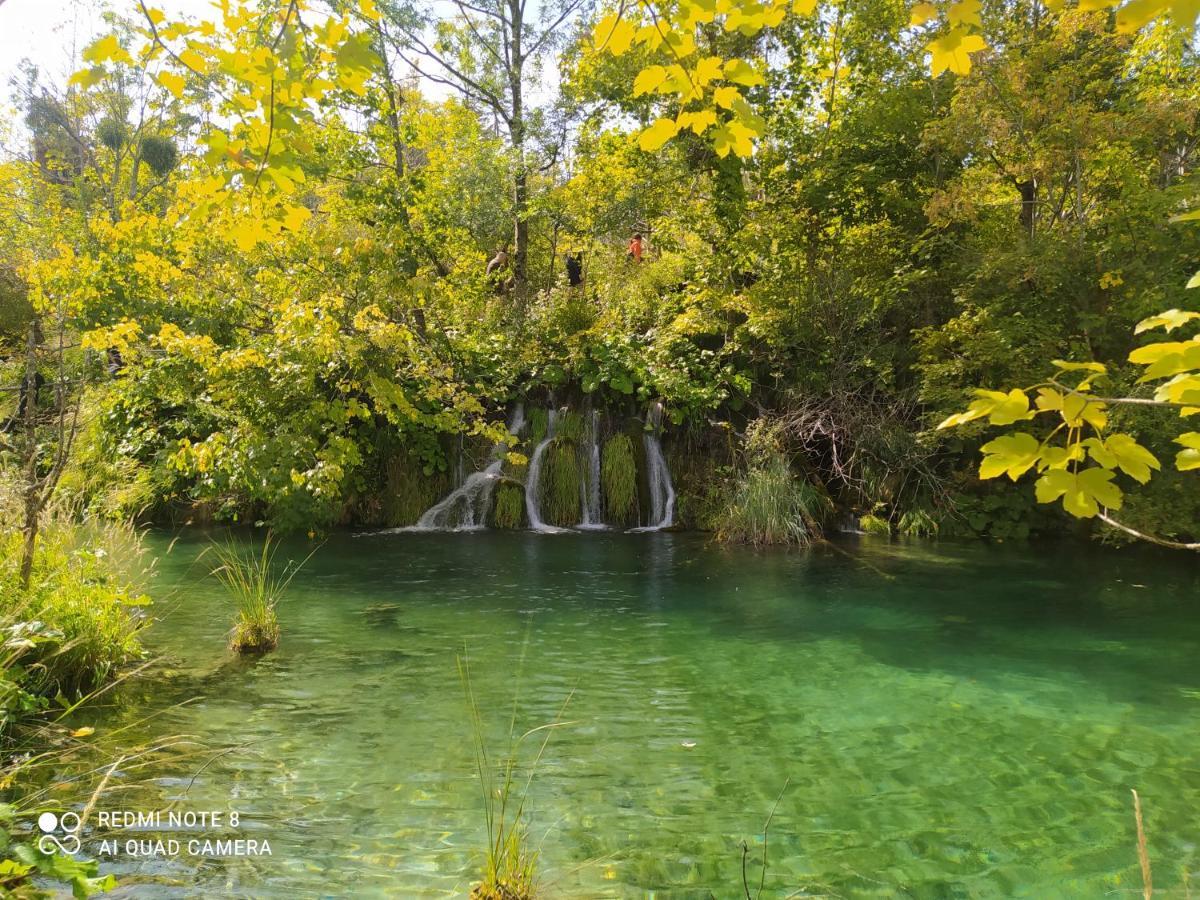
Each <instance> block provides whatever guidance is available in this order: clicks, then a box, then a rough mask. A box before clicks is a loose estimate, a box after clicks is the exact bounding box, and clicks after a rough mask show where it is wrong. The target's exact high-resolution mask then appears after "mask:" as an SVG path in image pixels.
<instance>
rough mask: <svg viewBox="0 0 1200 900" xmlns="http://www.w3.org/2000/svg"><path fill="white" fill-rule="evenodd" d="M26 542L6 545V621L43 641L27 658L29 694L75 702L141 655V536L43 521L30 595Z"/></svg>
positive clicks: (0, 558)
mask: <svg viewBox="0 0 1200 900" xmlns="http://www.w3.org/2000/svg"><path fill="white" fill-rule="evenodd" d="M22 543H23V535H22V534H21V533H20V531H18V530H17V529H16V528H12V529H10V530H8V533H7V534H6V535H5V537H4V538H3V540H2V541H0V614H2V615H3V616H4V618H5V619H6V620H13V621H19V622H24V623H27V624H29V625H30V626H31V627H34V628H35V630H36V631H37V632H38V633H39V634H40V636H41V637H40V639H39V640H38V641H36V642H34V644H33V645H32V646H30V647H29V648H28V649H29V653H28V654H27V655H26V656H25V657H24V658H23V659H22V663H21V664H22V666H23V667H24V669H25V672H26V675H25V677H24V678H23V686H24V688H25V689H26V690H28V691H29V692H30V693H32V694H35V695H38V696H45V697H56V696H58V695H59V694H62V695H63V696H65V697H68V698H77V697H80V696H82V695H84V694H87V693H89V692H90V691H93V690H95V689H96V688H97V687H99V686H101V685H102V684H104V683H105V682H106V681H108V680H109V679H111V678H112V677H113V676H114V675H115V674H116V673H117V671H118V670H120V669H121V668H122V667H124V666H126V665H128V664H129V663H131V662H134V661H135V660H137V659H140V658H141V657H142V655H143V651H142V647H141V644H140V643H139V641H138V637H137V636H138V632H139V631H141V629H142V627H143V626H144V624H145V621H146V620H145V618H144V617H142V616H141V615H139V614H138V613H137V611H136V607H141V606H145V605H148V604H149V602H150V601H149V598H148V597H146V595H145V594H144V593H143V591H142V581H143V578H144V576H145V575H146V574H148V571H149V567H147V566H144V565H143V564H142V558H143V548H142V541H141V535H140V534H139V532H137V531H136V530H135V529H134V528H133V527H132V526H131V525H129V524H127V523H114V522H104V521H99V520H94V519H88V520H85V521H84V522H82V523H76V522H73V521H72V520H71V519H70V517H69V516H68V515H67V514H66V513H65V512H64V511H62V510H55V511H52V512H51V513H50V514H49V515H48V516H47V518H46V521H45V522H44V524H43V526H42V529H41V533H40V535H39V537H38V543H37V549H36V552H35V555H34V565H33V574H32V577H31V579H30V583H29V587H28V589H25V590H22V589H21V587H20V580H19V570H20V561H21V551H22Z"/></svg>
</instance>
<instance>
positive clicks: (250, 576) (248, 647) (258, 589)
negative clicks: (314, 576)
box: [210, 534, 316, 654]
mask: <svg viewBox="0 0 1200 900" xmlns="http://www.w3.org/2000/svg"><path fill="white" fill-rule="evenodd" d="M210 549H211V550H212V551H213V555H214V556H215V557H216V561H217V565H216V566H215V567H214V568H213V570H212V575H214V576H215V577H216V578H217V580H218V581H220V582H221V584H222V585H224V586H225V590H226V591H228V592H229V594H230V596H231V597H232V598H233V600H234V602H235V604H236V605H237V619H236V620H235V621H234V625H233V631H232V632H231V633H230V637H229V648H230V649H231V650H233V651H234V652H236V653H244V654H259V653H269V652H270V651H272V650H274V649H275V648H276V647H277V646H279V617H278V615H277V613H276V608H277V607H278V605H279V602H280V600H282V599H283V596H284V594H285V593H286V592H287V589H288V587H289V586H290V585H291V583H292V580H293V579H294V578H295V577H296V575H297V574H299V572H300V570H301V569H302V568H304V565H305V564H306V563H307V562H308V560H309V559H311V558H312V555H313V553H315V552H316V550H315V549H314V550H313V551H312V553H309V554H308V556H306V557H305V558H304V559H303V560H302V561H301V562H299V563H297V562H296V561H294V560H290V559H289V560H288V561H287V563H286V564H285V565H283V566H282V567H281V566H278V565H276V563H275V557H276V554H277V552H278V550H279V542H278V541H277V540H276V539H275V538H274V537H273V536H272V535H270V534H268V535H267V536H266V537H265V538H264V539H263V542H262V549H261V550H258V551H254V550H252V549H251V548H249V547H244V546H243V545H241V544H238V543H236V542H235V541H234V540H233V539H229V540H227V541H225V542H224V543H216V544H213V545H212V547H211V548H210Z"/></svg>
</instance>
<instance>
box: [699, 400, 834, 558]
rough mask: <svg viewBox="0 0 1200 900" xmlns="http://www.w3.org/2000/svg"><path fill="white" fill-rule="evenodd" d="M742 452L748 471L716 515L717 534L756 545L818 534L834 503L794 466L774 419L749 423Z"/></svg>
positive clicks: (802, 540) (797, 541)
mask: <svg viewBox="0 0 1200 900" xmlns="http://www.w3.org/2000/svg"><path fill="white" fill-rule="evenodd" d="M744 455H745V468H744V471H743V472H742V473H741V474H740V475H739V477H738V478H737V479H736V481H735V483H734V484H733V487H732V490H731V493H730V497H729V500H728V502H727V503H726V505H725V509H724V511H723V512H722V513H721V515H720V516H719V517H718V519H717V538H718V539H719V540H722V541H729V542H732V543H741V544H754V545H759V544H801V545H803V544H807V543H809V542H810V541H812V540H814V539H815V538H819V537H820V536H821V525H822V523H823V522H824V521H825V519H826V518H827V517H828V515H829V513H830V512H831V511H832V504H831V503H830V501H829V497H828V495H826V493H825V492H824V491H823V490H822V489H821V488H819V487H817V486H816V485H813V484H812V483H811V482H809V481H808V480H807V479H805V478H800V477H797V476H796V475H795V474H794V473H793V472H792V470H791V466H789V465H788V461H787V458H786V457H785V456H784V455H783V453H782V451H781V449H780V446H779V439H778V431H777V429H776V428H775V427H774V426H773V424H772V423H770V422H767V421H766V420H762V419H760V420H756V421H755V422H754V423H752V424H751V427H750V428H749V429H747V433H746V440H745V448H744Z"/></svg>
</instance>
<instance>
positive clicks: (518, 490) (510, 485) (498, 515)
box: [491, 479, 525, 528]
mask: <svg viewBox="0 0 1200 900" xmlns="http://www.w3.org/2000/svg"><path fill="white" fill-rule="evenodd" d="M491 518H492V527H493V528H523V527H524V526H525V486H524V485H522V484H520V483H519V482H516V481H509V480H507V479H505V480H504V481H501V482H500V484H498V485H496V493H495V494H494V495H493V497H492V517H491Z"/></svg>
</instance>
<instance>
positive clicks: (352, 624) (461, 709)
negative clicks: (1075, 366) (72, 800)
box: [89, 533, 1200, 898]
mask: <svg viewBox="0 0 1200 900" xmlns="http://www.w3.org/2000/svg"><path fill="white" fill-rule="evenodd" d="M205 542H206V538H204V537H203V536H200V535H194V534H193V535H188V536H185V537H184V538H182V539H180V540H179V541H177V542H176V543H175V544H174V545H173V546H172V549H171V552H170V553H167V554H166V555H164V556H163V557H162V559H161V561H160V576H159V581H160V584H159V587H158V591H159V593H160V595H165V596H167V599H165V600H163V601H161V602H160V603H159V604H158V605H157V606H156V608H155V613H156V615H158V616H159V617H161V618H162V622H161V623H160V624H158V625H157V626H156V627H155V628H154V629H153V630H152V631H151V632H150V633H149V643H150V645H151V646H152V648H153V649H154V650H155V651H156V652H157V653H160V654H162V655H163V657H164V666H165V671H164V672H162V673H160V676H158V677H153V678H148V679H144V680H143V681H142V682H141V683H139V684H135V685H132V686H130V687H129V688H128V689H126V690H124V691H122V692H121V693H119V695H118V696H117V697H116V698H115V700H114V703H113V705H112V707H111V708H110V709H108V710H106V711H102V712H100V713H99V714H97V713H95V712H93V713H91V714H90V716H89V721H90V722H91V723H92V724H95V725H96V726H97V729H98V733H97V739H99V740H100V741H101V742H102V743H103V741H104V740H106V736H108V737H107V740H109V741H111V743H112V745H113V746H114V747H126V746H128V745H129V744H131V743H134V742H137V741H145V742H152V741H154V740H156V739H159V738H161V737H162V736H164V735H189V736H193V737H194V738H195V740H196V741H197V742H198V744H199V745H200V746H201V747H202V748H203V749H202V750H200V751H197V755H196V756H193V757H191V758H187V759H175V760H171V759H168V758H166V757H164V758H163V759H162V760H161V761H160V762H158V763H156V764H155V765H154V766H152V767H150V768H149V769H148V770H145V771H142V772H141V773H140V774H138V775H137V776H136V777H135V774H134V773H133V772H129V773H127V774H121V773H118V775H117V776H116V778H115V781H114V786H115V787H117V788H118V793H116V794H111V795H110V796H109V797H108V798H107V799H106V801H105V804H106V805H107V806H108V807H109V808H117V809H153V808H156V807H162V806H163V805H164V804H165V803H166V802H168V801H169V800H171V799H175V800H177V801H178V807H179V808H184V809H194V810H205V809H215V810H226V811H229V810H237V811H238V812H239V814H240V816H241V824H240V826H239V828H238V829H237V831H239V832H240V836H242V837H257V838H263V837H265V838H267V839H269V841H270V843H271V847H272V851H273V855H272V856H271V857H259V858H242V859H236V860H195V859H188V858H180V859H165V860H164V859H149V860H146V859H143V860H131V859H129V858H127V857H121V858H119V859H117V860H116V861H115V862H112V863H110V864H109V869H110V870H112V871H116V872H118V873H119V874H120V875H121V877H122V880H123V885H124V887H123V891H124V892H125V893H126V894H127V895H130V896H138V897H158V896H163V897H166V896H171V897H176V896H208V897H212V896H255V897H280V898H284V897H287V898H291V897H302V896H318V895H324V896H349V895H351V894H353V895H354V896H356V897H372V896H380V897H382V896H405V897H409V896H411V897H423V896H428V897H436V896H455V895H456V896H462V895H464V894H465V893H466V891H467V890H468V889H469V887H470V884H471V881H472V878H473V874H474V871H475V869H476V867H477V866H478V865H479V849H480V847H481V846H482V843H483V840H484V838H483V835H484V831H483V829H484V824H483V818H482V815H481V812H480V808H481V802H480V799H479V784H478V780H477V778H476V777H475V767H474V754H473V751H472V745H471V741H472V731H471V727H470V723H469V717H468V715H467V710H466V705H465V702H464V699H463V687H462V683H461V681H460V679H459V675H458V672H457V668H456V659H457V658H458V657H459V656H461V655H462V654H463V652H464V648H465V651H466V653H467V654H468V655H469V659H470V665H471V669H472V672H473V679H472V680H473V684H474V688H475V691H476V693H477V694H478V695H479V698H480V701H481V707H482V713H483V717H484V719H485V720H486V722H487V729H488V732H489V735H488V739H489V741H490V742H491V745H492V746H493V748H494V749H496V750H500V749H502V748H503V745H504V743H505V737H506V735H507V733H508V730H509V724H510V719H511V717H512V715H513V703H514V697H515V698H516V723H517V728H518V730H524V729H527V728H531V727H534V726H537V725H540V724H544V723H546V722H550V721H553V720H554V718H555V717H556V716H557V715H558V712H559V710H560V708H561V707H562V704H563V703H564V700H565V699H566V698H567V696H568V695H569V694H571V692H574V693H573V695H572V696H571V698H570V702H569V705H568V706H567V712H566V718H567V719H569V720H571V722H572V724H570V725H568V726H566V727H564V728H562V729H560V730H558V731H557V732H556V733H555V736H554V738H553V739H552V740H551V742H550V744H549V746H548V748H547V751H546V755H545V757H544V758H543V760H542V762H541V765H540V767H539V769H538V771H537V772H536V774H535V777H534V779H533V782H532V788H531V807H532V812H533V833H534V836H535V840H536V842H537V843H538V844H539V845H540V847H541V860H542V871H543V889H544V893H545V894H546V895H547V896H555V897H573V898H574V897H587V898H599V897H644V896H653V897H656V898H701V897H708V896H709V895H710V894H711V895H713V896H715V897H718V898H724V897H734V896H740V895H741V877H742V876H741V871H742V852H743V851H742V842H743V841H745V842H746V843H747V845H748V847H749V850H750V854H751V862H750V863H749V864H748V872H749V876H750V879H751V881H752V884H753V885H754V886H755V887H756V886H757V883H758V878H759V873H760V869H759V867H758V862H757V860H758V859H759V858H760V856H761V854H762V849H763V845H762V829H763V825H764V821H765V820H766V818H767V815H768V813H769V812H770V811H771V809H772V807H773V805H774V804H775V802H776V798H777V797H778V796H779V795H780V791H781V789H782V788H784V785H785V783H786V784H787V790H786V791H785V792H784V793H783V795H782V799H780V800H779V803H778V808H777V809H776V811H775V815H774V818H773V820H772V822H771V827H770V830H769V832H768V838H767V840H768V844H767V849H768V859H769V869H768V872H767V876H766V891H765V892H764V896H765V897H766V896H769V897H786V896H792V895H794V896H804V895H805V893H804V892H808V893H809V894H814V895H827V896H837V897H919V898H952V897H973V898H974V897H1038V898H1053V897H1098V896H1102V895H1106V894H1109V893H1110V892H1111V893H1114V894H1115V895H1116V896H1121V895H1124V896H1131V897H1132V896H1137V895H1139V894H1138V892H1139V891H1140V876H1139V875H1138V870H1137V859H1136V855H1135V850H1134V846H1135V836H1134V824H1133V816H1132V810H1131V803H1130V788H1137V789H1138V790H1139V792H1140V793H1141V795H1142V797H1143V801H1144V803H1145V806H1146V816H1147V827H1148V829H1149V833H1150V849H1151V854H1152V856H1153V858H1154V863H1155V883H1156V887H1160V886H1161V887H1164V888H1168V889H1171V888H1175V889H1178V888H1179V886H1180V884H1181V872H1182V871H1183V870H1184V869H1185V868H1190V869H1192V870H1195V869H1197V868H1200V862H1198V861H1197V858H1196V849H1195V843H1196V841H1197V840H1200V819H1198V817H1197V816H1196V810H1197V809H1200V754H1198V749H1197V748H1198V747H1200V717H1198V714H1200V664H1198V662H1197V649H1198V647H1200V617H1198V616H1197V608H1196V607H1197V600H1198V598H1200V591H1198V590H1197V588H1198V586H1200V576H1198V570H1197V567H1196V565H1195V563H1194V562H1193V561H1192V560H1191V559H1189V558H1183V557H1179V556H1174V555H1171V554H1162V555H1160V554H1156V553H1142V552H1131V551H1111V550H1109V551H1103V550H1098V549H1087V548H1082V549H1081V548H1068V547H1057V546H1042V547H1030V548H1025V549H1007V548H1003V547H995V546H992V547H988V546H982V545H966V546H955V545H946V544H932V543H928V544H899V543H888V542H885V541H865V542H862V543H850V544H845V545H841V546H840V548H839V549H836V550H834V549H824V550H816V551H812V552H783V551H771V552H755V551H751V550H745V549H728V548H719V547H713V546H711V545H710V544H709V543H708V542H707V541H706V540H705V539H704V538H703V537H698V536H689V535H670V534H648V535H647V534H642V535H615V534H586V535H534V534H512V533H503V534H501V533H480V534H465V535H437V534H430V535H422V534H393V535H379V536H369V537H357V538H355V537H352V536H349V535H342V536H338V537H335V538H334V539H333V540H331V541H329V542H328V543H327V544H326V545H325V546H324V547H322V549H321V550H320V551H319V552H318V553H317V555H316V556H315V557H314V558H313V560H312V561H311V562H310V563H309V566H308V568H307V569H306V570H305V573H304V574H303V575H302V576H301V577H300V578H299V579H298V580H297V581H296V582H295V584H294V585H293V589H292V592H291V595H290V597H289V599H288V600H287V602H286V603H285V605H284V606H283V607H282V609H281V611H280V617H281V621H282V627H283V641H282V644H281V647H280V649H279V651H278V652H277V653H274V654H272V655H270V656H268V657H266V658H265V659H262V660H261V661H257V662H249V663H248V662H240V661H237V660H234V659H232V658H231V657H230V656H229V654H228V653H227V651H226V650H225V648H224V640H225V632H226V630H227V627H228V623H229V612H228V609H227V607H226V605H225V603H224V601H223V599H222V595H221V592H220V587H219V586H218V585H217V584H216V583H215V582H214V581H213V580H212V579H209V578H205V577H203V572H204V568H205V566H204V565H203V564H200V565H199V566H198V565H197V564H196V563H195V557H196V555H197V553H198V552H199V551H200V550H201V549H202V548H203V546H205ZM167 547H168V538H167V537H163V538H161V539H157V538H156V540H155V548H156V549H157V550H159V551H165V550H166V549H167ZM289 549H290V550H292V552H293V553H296V554H299V555H303V553H305V552H306V550H304V549H303V548H302V546H301V545H300V544H297V545H295V547H294V548H293V547H289ZM185 701H190V702H185ZM181 704H182V705H181ZM118 728H125V730H124V731H120V732H116V733H114V732H115V730H116V729H118ZM529 747H530V751H531V753H530V754H529V755H532V752H533V751H535V750H536V747H535V746H533V745H532V744H530V745H529ZM202 766H203V769H202V770H201V771H199V774H196V772H197V770H199V769H201V767H202ZM148 777H149V778H150V780H149V781H148V783H147V778H148ZM126 784H128V789H125V787H126ZM128 836H129V835H128V834H121V835H120V837H121V838H122V840H124V839H125V838H127V837H128ZM227 836H232V832H229V833H228V834H227ZM94 837H98V835H97V836H94ZM89 845H90V846H93V847H94V841H93V842H90V844H89ZM794 892H799V893H794Z"/></svg>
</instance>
